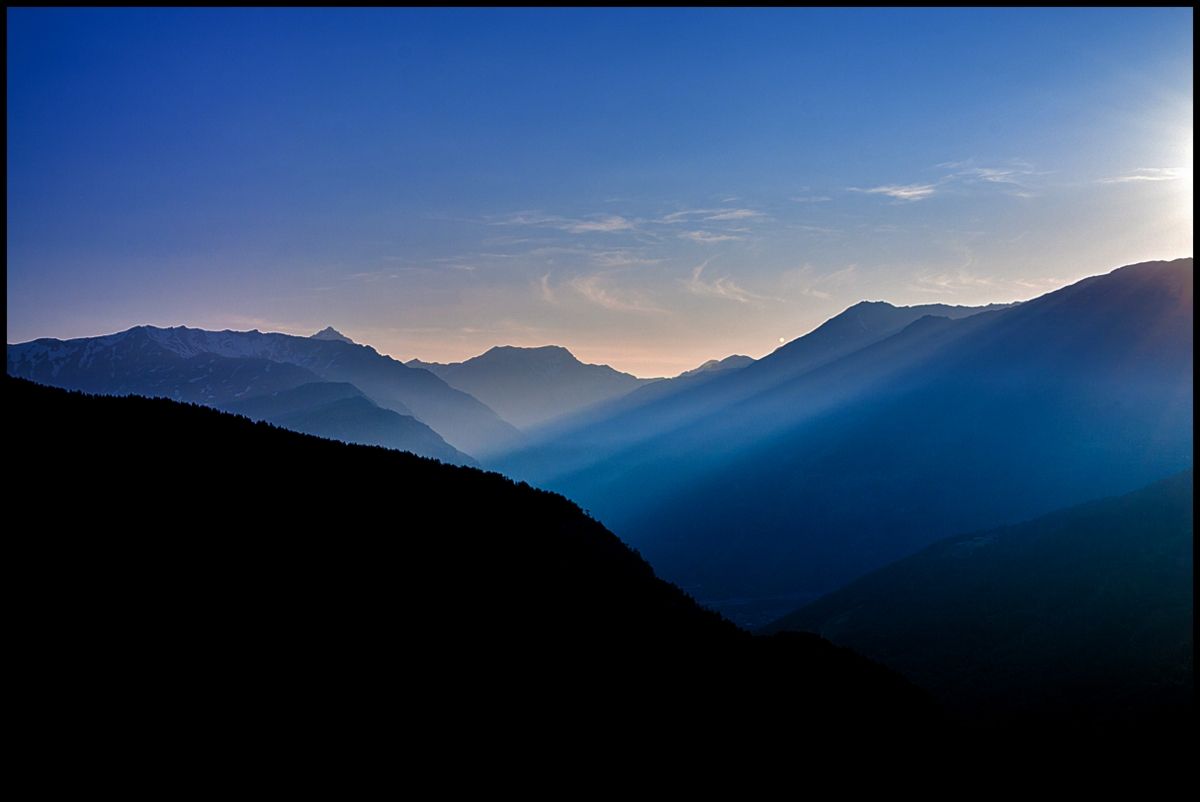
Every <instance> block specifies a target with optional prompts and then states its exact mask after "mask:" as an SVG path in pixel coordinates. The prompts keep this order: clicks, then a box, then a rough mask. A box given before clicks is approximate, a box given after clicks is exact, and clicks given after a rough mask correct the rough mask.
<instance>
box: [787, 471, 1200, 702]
mask: <svg viewBox="0 0 1200 802" xmlns="http://www.w3.org/2000/svg"><path fill="white" fill-rule="evenodd" d="M1192 481H1193V476H1192V471H1191V470H1190V469H1189V470H1187V471H1184V472H1182V473H1180V474H1177V475H1175V476H1173V477H1170V478H1169V479H1166V480H1163V481H1161V482H1158V483H1156V484H1154V485H1152V486H1150V487H1148V488H1145V489H1143V490H1139V491H1137V492H1134V493H1131V494H1128V495H1125V496H1121V497H1118V498H1110V499H1105V500H1102V501H1097V502H1093V503H1090V504H1084V505H1081V506H1077V507H1072V508H1070V509H1067V510H1062V511H1059V512H1055V513H1052V514H1050V515H1047V516H1044V517H1041V518H1037V519H1035V520H1033V521H1029V522H1027V523H1022V524H1017V525H1014V526H1009V527H1005V528H1002V529H994V530H991V531H986V532H981V533H974V534H970V535H963V536H958V537H953V538H950V539H948V540H943V541H940V542H939V543H937V544H935V545H933V546H931V547H929V548H927V549H925V550H924V551H921V552H919V553H918V554H915V555H913V556H911V557H908V558H906V559H903V560H900V561H899V562H896V563H893V564H891V565H889V566H887V567H886V568H883V569H881V570H879V571H876V572H874V573H872V574H869V575H868V576H865V577H863V578H861V579H858V580H856V581H854V582H852V583H850V584H849V585H848V586H846V587H845V588H842V589H841V590H838V591H836V592H834V593H832V594H830V595H828V596H826V597H824V598H822V599H820V600H819V601H817V602H814V603H813V604H810V605H808V606H806V607H804V608H802V609H800V610H798V611H796V612H794V613H792V614H791V615H789V616H787V617H786V618H784V619H782V620H781V621H778V622H776V623H775V624H773V625H772V626H771V627H770V629H771V630H772V631H779V630H804V631H810V632H816V633H818V634H820V635H822V636H823V637H826V638H829V639H830V640H832V641H833V642H835V643H838V644H841V645H844V646H848V647H850V648H852V649H854V650H855V651H858V652H861V653H862V654H865V655H868V656H870V657H874V658H876V659H878V660H880V661H882V662H884V663H886V664H887V665H889V666H891V667H893V668H896V669H898V670H900V671H901V672H903V673H904V674H905V675H907V676H908V677H909V678H910V679H912V680H913V682H915V683H917V684H918V685H921V686H923V687H925V688H927V689H929V690H930V691H932V692H934V693H935V694H936V695H937V696H938V697H939V698H941V699H942V700H944V701H945V702H946V703H947V704H948V705H950V706H951V707H952V708H954V709H955V710H958V711H960V712H961V713H963V714H965V715H968V716H970V717H972V718H979V719H986V720H1005V719H1010V718H1014V717H1028V716H1030V715H1035V714H1036V715H1039V716H1045V717H1048V718H1054V719H1063V718H1069V719H1073V720H1075V721H1077V722H1080V723H1093V722H1095V721H1106V720H1108V721H1136V720H1138V719H1140V718H1144V717H1147V716H1169V715H1172V714H1173V715H1175V716H1176V717H1178V718H1179V719H1180V720H1181V721H1182V720H1183V719H1184V716H1185V714H1187V713H1189V709H1188V708H1189V706H1190V705H1191V704H1192V699H1193V694H1194V688H1193V678H1192V673H1193V657H1192V654H1193V636H1192V626H1193V612H1192V596H1193V569H1192V557H1193V545H1192V544H1193V534H1192V533H1193V520H1192V516H1193V513H1192V503H1193V499H1192Z"/></svg>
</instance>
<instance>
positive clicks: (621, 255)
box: [591, 250, 662, 269]
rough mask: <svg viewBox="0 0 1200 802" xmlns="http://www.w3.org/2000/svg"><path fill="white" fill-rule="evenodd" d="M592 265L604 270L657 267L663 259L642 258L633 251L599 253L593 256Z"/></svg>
mask: <svg viewBox="0 0 1200 802" xmlns="http://www.w3.org/2000/svg"><path fill="white" fill-rule="evenodd" d="M591 258H592V264H594V265H596V266H597V267H604V268H610V269H614V268H620V267H637V266H639V265H656V264H658V263H659V262H661V261H662V259H652V258H649V257H646V256H642V255H641V254H639V253H638V252H636V251H632V250H618V251H597V252H595V253H593V254H592V255H591Z"/></svg>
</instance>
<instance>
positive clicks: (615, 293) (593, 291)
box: [570, 273, 667, 313]
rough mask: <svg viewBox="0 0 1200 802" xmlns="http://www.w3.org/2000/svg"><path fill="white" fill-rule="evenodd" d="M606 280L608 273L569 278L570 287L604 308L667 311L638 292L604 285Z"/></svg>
mask: <svg viewBox="0 0 1200 802" xmlns="http://www.w3.org/2000/svg"><path fill="white" fill-rule="evenodd" d="M608 281H609V276H608V274H606V273H592V274H590V275H586V276H577V277H575V278H573V279H571V282H570V284H571V288H572V289H574V290H575V291H576V292H577V293H579V294H580V295H581V296H583V297H584V298H586V299H587V300H589V301H591V302H592V303H594V304H596V305H598V306H602V307H604V308H605V309H612V310H615V311H618V312H655V313H662V312H666V311H667V310H665V309H663V308H662V307H659V306H656V305H654V303H652V302H651V301H649V300H648V299H646V298H644V297H642V296H641V295H639V294H636V293H630V292H621V291H619V290H616V289H615V288H612V287H608V286H605V284H606V283H607V282H608Z"/></svg>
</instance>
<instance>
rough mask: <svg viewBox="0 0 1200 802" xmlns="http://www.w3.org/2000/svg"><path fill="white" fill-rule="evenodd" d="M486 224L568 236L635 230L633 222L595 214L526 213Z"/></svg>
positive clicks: (613, 216)
mask: <svg viewBox="0 0 1200 802" xmlns="http://www.w3.org/2000/svg"><path fill="white" fill-rule="evenodd" d="M487 222H488V223H489V224H490V225H494V226H527V227H530V228H552V229H556V230H558V231H566V232H567V233H569V234H593V233H611V232H615V231H632V230H634V229H636V228H637V224H636V222H635V221H633V220H630V219H629V218H627V217H622V216H621V215H616V214H597V215H587V216H585V217H579V218H572V217H562V216H559V215H552V214H543V213H541V212H533V211H526V212H514V213H512V214H508V215H502V216H499V217H492V218H489V219H488V221H487Z"/></svg>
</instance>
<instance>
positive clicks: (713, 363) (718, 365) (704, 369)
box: [675, 354, 754, 379]
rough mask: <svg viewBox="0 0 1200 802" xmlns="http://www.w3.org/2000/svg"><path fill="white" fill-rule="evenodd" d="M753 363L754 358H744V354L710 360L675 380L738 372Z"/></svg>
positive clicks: (681, 374) (686, 371)
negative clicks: (715, 373)
mask: <svg viewBox="0 0 1200 802" xmlns="http://www.w3.org/2000/svg"><path fill="white" fill-rule="evenodd" d="M753 361H754V358H753V357H749V356H743V355H742V354H734V355H733V356H727V357H725V358H724V359H710V360H708V361H707V362H705V363H704V364H703V365H700V366H699V367H695V368H692V369H691V370H685V371H684V372H683V373H680V374H679V375H678V376H676V377H675V378H677V379H680V378H683V377H684V376H695V375H696V374H698V373H709V372H716V371H722V370H736V369H737V368H744V367H746V366H747V365H749V364H750V363H751V362H753Z"/></svg>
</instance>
